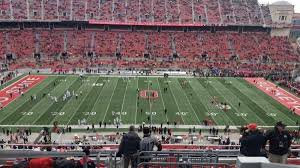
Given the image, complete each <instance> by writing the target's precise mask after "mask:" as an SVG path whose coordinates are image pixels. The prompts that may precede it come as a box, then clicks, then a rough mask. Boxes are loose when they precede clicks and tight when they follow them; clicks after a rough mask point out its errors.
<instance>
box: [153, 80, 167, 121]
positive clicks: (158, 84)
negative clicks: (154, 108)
mask: <svg viewBox="0 0 300 168" xmlns="http://www.w3.org/2000/svg"><path fill="white" fill-rule="evenodd" d="M156 80H157V83H158V89H159V93H160V97H161V100H162V104H163V107H164V110H165V109H166V106H165V102H164V98H163V96H162V93H161V90H160V89H161V88H160V83H159V81H158V78H156ZM164 116H165V117H166V119H167V121H169V118H168V115H164Z"/></svg>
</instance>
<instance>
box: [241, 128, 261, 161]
mask: <svg viewBox="0 0 300 168" xmlns="http://www.w3.org/2000/svg"><path fill="white" fill-rule="evenodd" d="M240 141H241V148H240V152H241V154H242V155H245V156H264V154H263V152H262V149H263V148H264V147H265V143H266V140H265V137H264V136H263V134H262V133H261V132H260V131H259V130H257V126H256V124H255V123H252V124H249V125H248V126H247V130H245V132H244V133H243V136H242V138H241V140H240Z"/></svg>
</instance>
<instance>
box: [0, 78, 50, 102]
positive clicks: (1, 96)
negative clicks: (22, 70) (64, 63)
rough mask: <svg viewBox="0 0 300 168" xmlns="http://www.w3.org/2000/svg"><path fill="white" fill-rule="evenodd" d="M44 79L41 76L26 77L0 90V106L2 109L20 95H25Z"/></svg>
mask: <svg viewBox="0 0 300 168" xmlns="http://www.w3.org/2000/svg"><path fill="white" fill-rule="evenodd" d="M46 78H47V76H43V75H27V76H25V77H23V78H21V79H19V80H18V81H16V82H14V83H13V84H11V85H9V86H7V87H5V88H4V89H2V90H0V103H1V104H2V107H5V106H7V105H8V104H9V103H11V102H12V101H14V100H15V99H17V98H18V97H19V96H21V93H26V92H27V91H28V90H30V89H31V88H33V87H34V86H35V85H36V84H38V83H40V82H42V81H43V80H44V79H46ZM24 86H25V87H24ZM20 91H21V92H20Z"/></svg>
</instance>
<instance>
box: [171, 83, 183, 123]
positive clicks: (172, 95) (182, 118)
mask: <svg viewBox="0 0 300 168" xmlns="http://www.w3.org/2000/svg"><path fill="white" fill-rule="evenodd" d="M169 86H170V85H169ZM171 88H172V87H171V86H170V91H171V94H172V96H173V98H174V100H175V103H176V106H177V109H178V110H179V113H181V112H182V111H181V110H180V108H179V105H178V103H177V100H176V98H175V96H174V94H173V91H172V89H171ZM180 117H181V119H182V121H183V124H184V125H185V122H184V119H183V117H182V116H181V115H180Z"/></svg>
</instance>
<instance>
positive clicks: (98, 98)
mask: <svg viewBox="0 0 300 168" xmlns="http://www.w3.org/2000/svg"><path fill="white" fill-rule="evenodd" d="M99 78H102V77H99ZM97 81H98V80H97ZM97 81H96V82H97ZM101 81H102V80H101ZM106 86H107V83H106V82H105V86H102V89H101V91H100V93H99V95H98V97H97V100H96V102H95V103H94V105H93V108H92V110H91V111H90V112H92V111H94V108H95V106H96V104H98V103H99V100H100V97H101V94H102V91H103V90H104V87H106ZM94 87H97V86H94ZM96 116H97V113H96ZM90 117H92V115H89V116H88V118H87V119H86V121H87V122H88V121H89V118H90ZM93 117H94V116H93Z"/></svg>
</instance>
